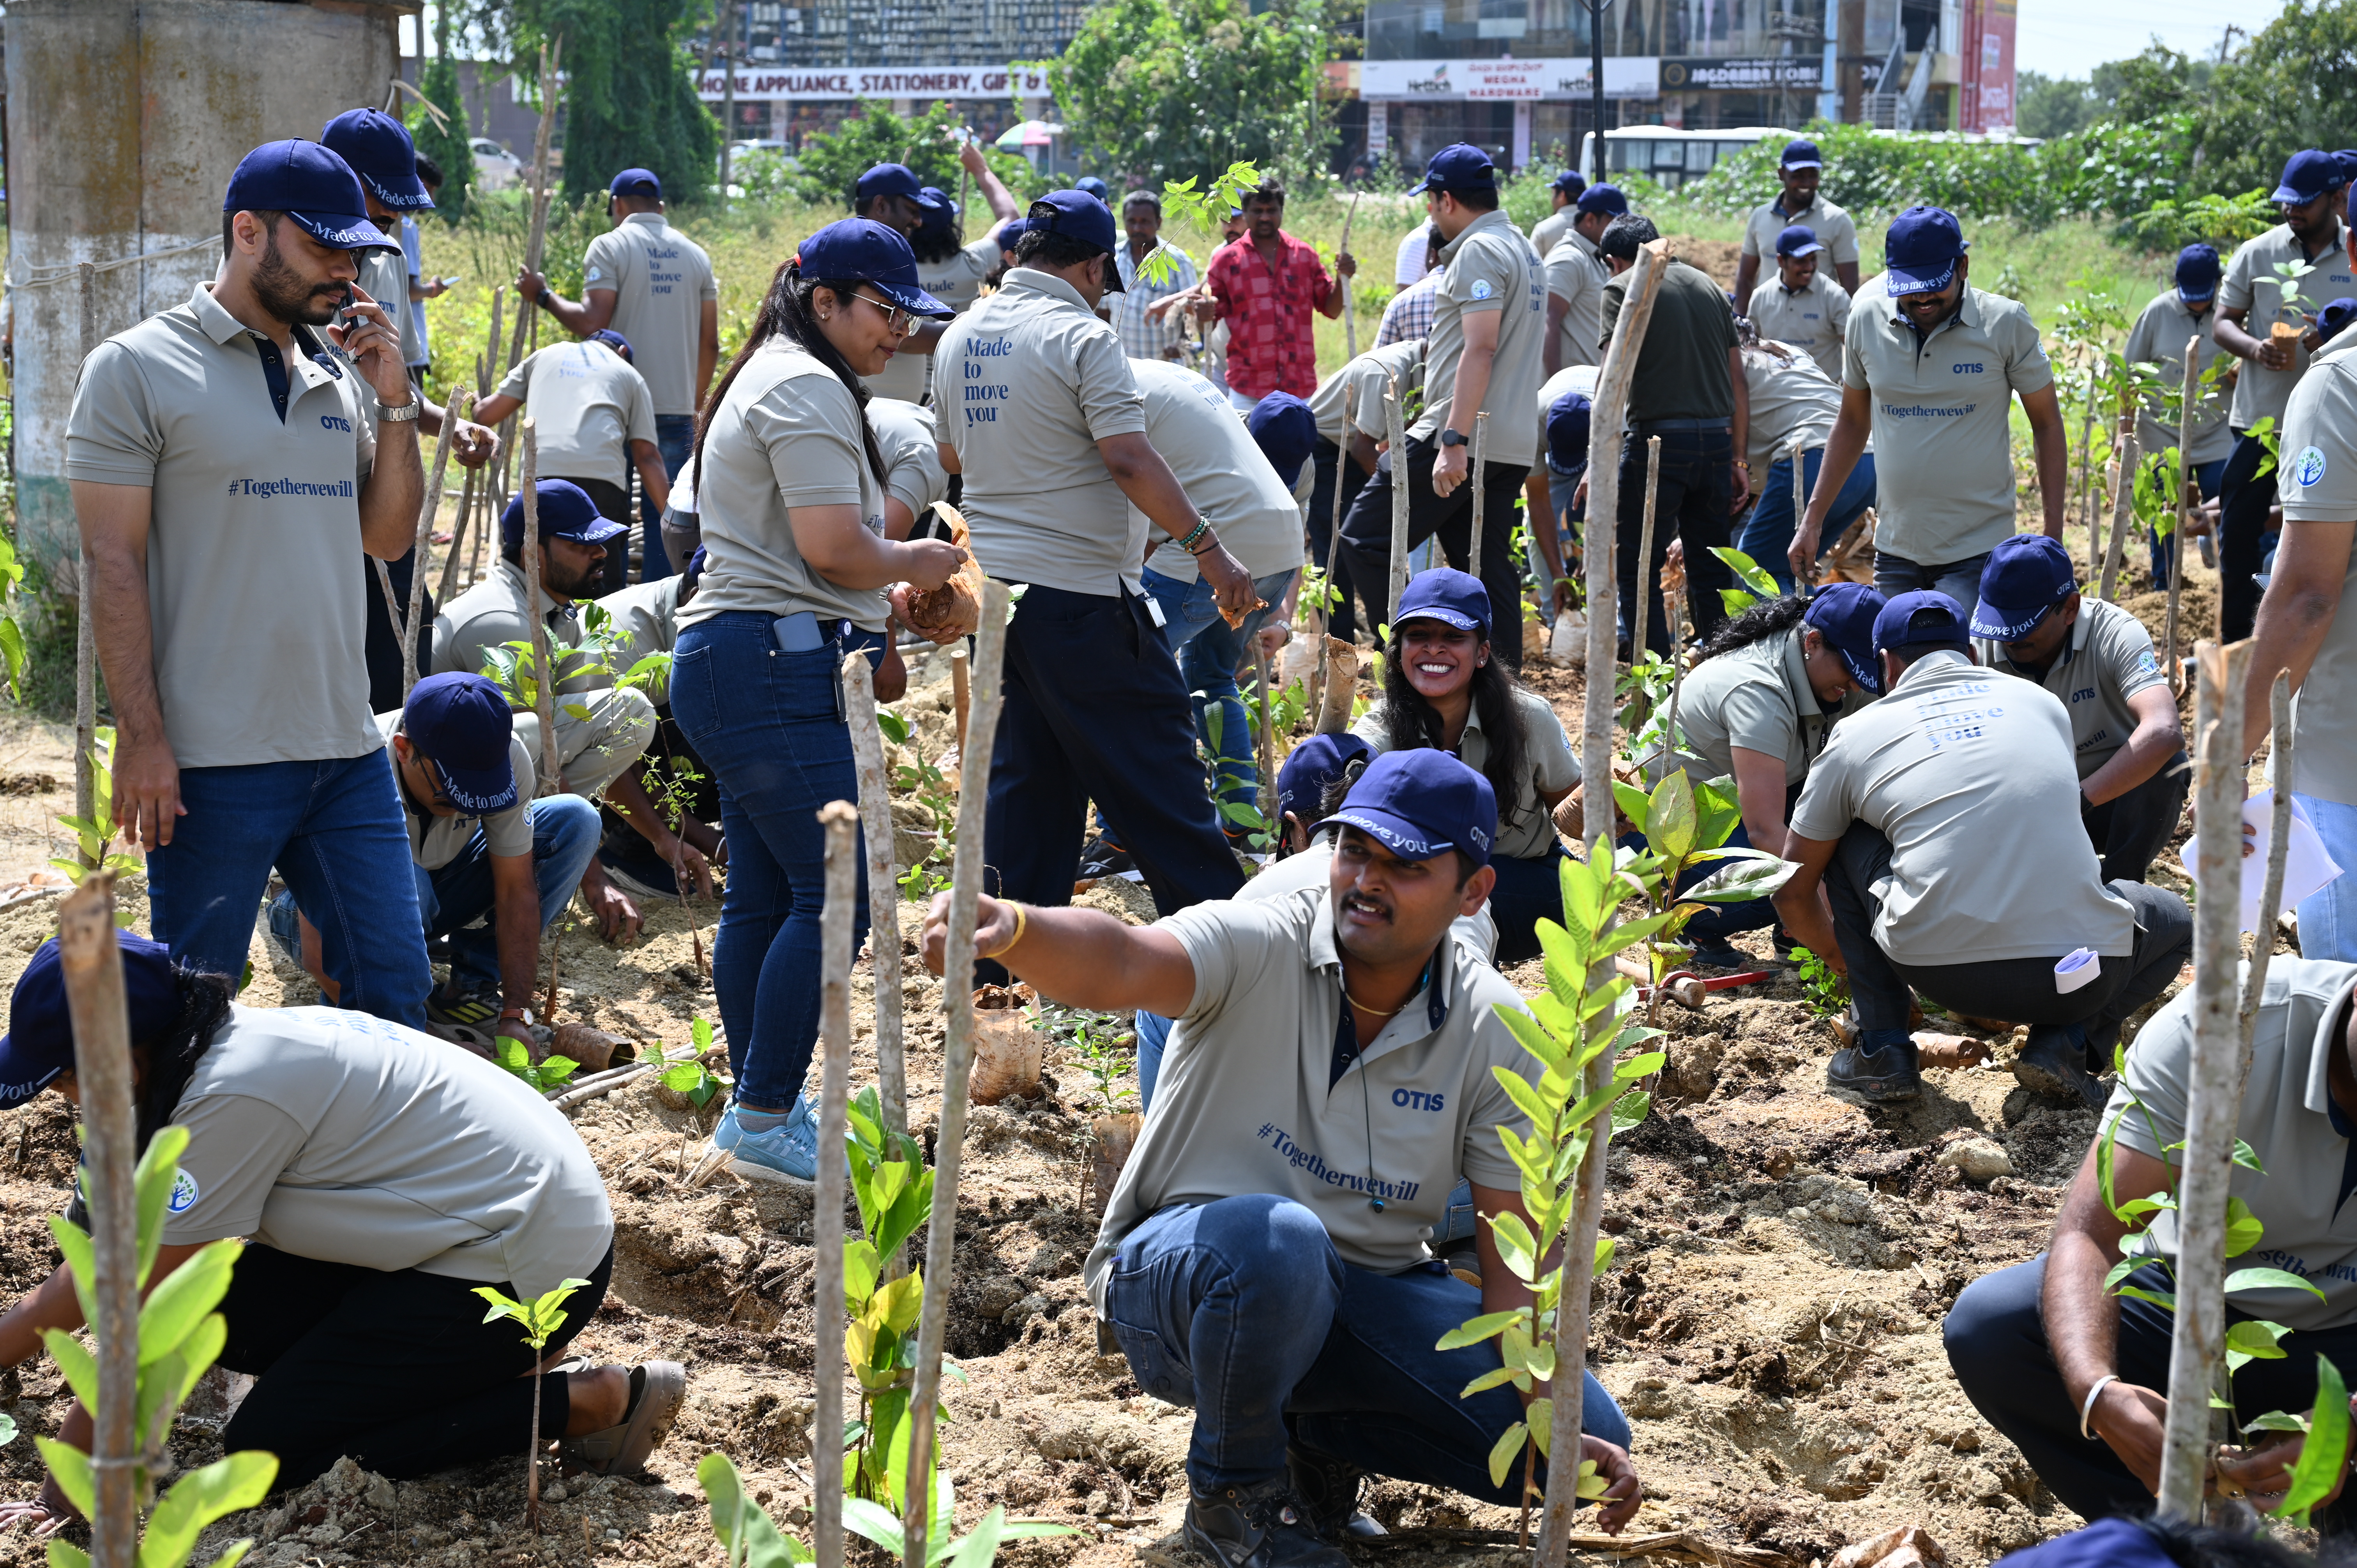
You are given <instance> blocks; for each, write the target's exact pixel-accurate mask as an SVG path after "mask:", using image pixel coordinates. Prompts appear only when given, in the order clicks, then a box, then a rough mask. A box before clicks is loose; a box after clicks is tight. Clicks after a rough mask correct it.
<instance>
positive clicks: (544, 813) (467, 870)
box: [270, 795, 598, 991]
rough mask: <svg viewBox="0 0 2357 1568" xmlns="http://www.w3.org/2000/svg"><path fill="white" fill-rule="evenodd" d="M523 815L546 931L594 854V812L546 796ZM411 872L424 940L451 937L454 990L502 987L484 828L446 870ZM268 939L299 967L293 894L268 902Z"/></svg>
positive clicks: (569, 798) (574, 800) (582, 803)
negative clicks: (526, 820)
mask: <svg viewBox="0 0 2357 1568" xmlns="http://www.w3.org/2000/svg"><path fill="white" fill-rule="evenodd" d="M528 816H529V818H530V821H531V822H532V862H533V865H532V874H533V882H534V883H535V884H536V885H537V886H538V887H539V889H540V929H541V930H542V931H543V932H545V931H546V930H547V929H548V928H549V927H550V926H552V925H554V924H555V923H556V917H557V916H559V915H561V914H563V913H564V912H565V905H566V904H567V903H569V902H571V900H572V897H573V890H574V889H575V888H576V887H577V886H580V885H581V874H582V873H583V872H585V871H587V869H588V868H589V857H590V856H591V855H593V854H596V853H597V836H598V824H597V807H596V806H595V805H592V804H591V803H590V802H589V801H587V800H583V799H582V798H581V797H580V796H578V795H551V796H549V797H548V798H547V799H546V800H534V801H533V803H532V805H531V807H530V808H529V809H528ZM409 869H410V871H411V872H412V873H413V874H414V876H415V879H416V884H417V907H418V911H419V913H420V914H422V915H423V916H424V917H425V935H426V937H427V939H428V940H432V939H435V938H437V937H447V938H448V939H449V942H450V981H451V984H452V987H453V988H454V989H457V990H461V991H464V990H474V989H479V988H483V987H489V988H490V989H491V990H497V989H499V984H500V943H499V923H498V920H497V918H496V917H495V915H494V908H495V904H494V896H493V892H492V887H491V849H490V841H489V840H487V839H485V838H484V836H483V830H482V829H481V828H477V829H476V830H475V832H474V833H473V835H472V836H471V837H469V838H468V840H467V846H466V848H464V849H462V850H460V851H459V852H458V854H457V856H456V857H455V858H454V859H452V860H451V861H450V862H449V863H448V864H447V865H439V866H436V867H435V868H434V869H433V870H431V871H428V870H427V869H426V868H425V867H424V866H422V865H416V864H414V862H413V863H412V864H411V865H410V868H409ZM478 919H479V920H481V921H482V922H483V923H482V924H481V925H480V926H476V925H475V921H477V920H478ZM312 923H313V924H314V925H317V923H318V922H317V921H313V922H312ZM469 927H473V929H468V928H469ZM270 934H271V936H272V937H273V938H274V939H275V940H276V941H277V943H278V945H279V947H280V948H281V949H282V950H284V951H285V954H286V956H287V957H288V958H291V959H294V960H295V961H296V962H298V963H299V962H301V961H302V957H303V944H302V928H301V926H300V925H299V924H298V922H297V917H296V901H295V895H294V894H293V893H292V892H286V893H281V894H280V895H279V896H278V897H275V898H274V899H272V900H271V901H270ZM324 946H325V943H324V940H323V942H322V947H323V948H324ZM322 956H324V953H323V955H322ZM468 982H471V984H468Z"/></svg>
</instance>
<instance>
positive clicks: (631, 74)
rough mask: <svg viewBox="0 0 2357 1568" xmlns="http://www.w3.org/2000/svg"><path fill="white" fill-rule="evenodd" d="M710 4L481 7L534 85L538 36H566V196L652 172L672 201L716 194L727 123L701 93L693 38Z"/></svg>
mask: <svg viewBox="0 0 2357 1568" xmlns="http://www.w3.org/2000/svg"><path fill="white" fill-rule="evenodd" d="M706 9H707V6H706V5H705V0H514V3H513V4H512V5H509V4H500V3H492V4H486V5H483V6H482V8H481V9H480V11H479V12H478V17H479V22H480V24H481V25H482V27H483V31H484V33H485V36H486V37H487V38H490V39H491V40H492V41H493V43H494V46H495V47H496V46H497V44H499V43H500V42H501V41H504V42H505V43H506V44H507V45H508V53H509V57H510V58H511V59H513V60H514V61H515V62H516V70H517V71H518V72H519V73H520V74H522V76H523V77H524V78H525V79H526V80H527V81H530V80H531V79H532V77H533V74H534V72H535V71H536V70H538V67H537V64H536V63H535V62H536V61H537V60H538V59H539V54H540V44H541V40H542V39H544V38H563V39H564V40H565V57H564V60H563V70H564V72H565V199H567V200H569V201H576V202H577V201H579V200H580V199H582V198H583V197H585V196H588V195H590V194H592V193H594V192H598V191H602V190H604V189H605V188H606V182H607V180H608V179H609V178H611V177H613V175H614V172H615V171H616V170H617V169H624V168H633V167H635V168H645V169H652V170H653V171H654V173H655V177H657V178H658V179H660V180H662V187H663V197H664V199H666V200H668V201H670V202H671V203H673V205H677V204H679V203H681V202H696V201H702V200H705V199H707V198H708V197H710V196H711V195H712V187H713V182H714V180H715V179H716V177H717V175H718V172H719V168H718V166H719V158H720V123H719V122H718V121H717V120H716V119H714V118H713V117H712V113H711V111H710V110H708V109H706V108H705V106H704V103H703V102H702V101H701V100H700V99H698V98H697V97H696V95H695V69H696V64H695V59H694V55H693V54H692V53H691V52H690V51H689V49H688V47H687V38H688V35H689V34H690V33H691V32H692V31H693V30H694V28H695V27H696V26H697V25H698V24H700V23H701V22H702V21H703V20H704V17H705V11H706Z"/></svg>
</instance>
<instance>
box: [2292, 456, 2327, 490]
mask: <svg viewBox="0 0 2357 1568" xmlns="http://www.w3.org/2000/svg"><path fill="white" fill-rule="evenodd" d="M2291 477H2292V478H2295V479H2298V481H2299V482H2300V485H2301V487H2302V488H2303V489H2304V488H2306V487H2308V486H2309V485H2313V484H2315V483H2316V482H2317V481H2318V480H2319V479H2321V478H2324V454H2323V453H2321V452H2319V451H2318V450H2317V449H2316V448H2315V447H2313V446H2303V447H2301V448H2300V449H2299V456H2298V457H2295V458H2293V459H2292V466H2291Z"/></svg>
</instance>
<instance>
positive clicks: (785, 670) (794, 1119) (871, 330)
mask: <svg viewBox="0 0 2357 1568" xmlns="http://www.w3.org/2000/svg"><path fill="white" fill-rule="evenodd" d="M949 314H950V312H949V310H948V309H947V308H946V307H944V306H942V303H941V302H940V301H939V300H937V299H935V298H934V297H933V296H932V295H929V294H927V293H926V292H925V291H924V290H923V289H921V288H920V287H919V286H918V285H917V262H916V257H915V255H914V254H913V253H912V252H910V251H909V242H908V241H907V240H905V239H903V238H902V237H901V236H900V235H899V233H898V232H897V231H894V230H891V229H888V228H886V227H884V226H883V225H882V224H880V223H876V222H873V221H870V220H867V219H865V218H851V219H845V220H843V221H842V222H839V223H830V224H828V225H827V226H826V227H825V228H823V229H822V230H820V231H818V232H817V233H815V234H813V235H812V236H811V237H810V238H809V239H808V240H805V241H803V242H802V248H801V250H800V251H799V252H797V253H796V254H795V255H794V257H793V259H791V261H789V262H787V263H786V264H785V265H783V266H781V267H780V268H779V269H778V273H777V276H776V277H775V278H773V279H772V280H771V281H770V292H769V295H768V297H767V298H765V299H764V300H763V301H762V304H761V311H760V315H759V317H757V318H756V319H755V321H754V323H753V328H752V330H751V332H749V333H748V335H747V337H746V339H745V346H744V348H743V349H739V350H738V351H737V358H736V359H735V360H733V361H731V363H730V364H729V366H728V370H727V372H726V374H725V375H723V376H722V377H721V379H720V383H719V385H718V386H717V387H716V388H715V389H714V390H713V392H712V395H711V397H710V398H709V399H707V400H706V402H705V412H704V420H703V424H702V425H701V426H700V427H699V428H698V429H697V431H696V436H695V457H694V463H695V468H696V504H697V508H698V510H699V513H700V515H701V518H702V521H703V533H704V547H705V552H706V561H705V569H704V577H703V581H702V585H701V586H700V587H699V589H698V590H697V592H696V596H695V598H694V601H693V603H691V604H690V605H689V606H688V607H686V608H685V609H683V611H682V612H681V614H680V622H681V631H680V637H679V645H678V650H677V653H676V655H675V657H674V660H673V668H672V680H671V700H672V713H673V716H674V717H675V718H677V720H678V721H679V725H680V727H681V729H682V730H683V732H684V733H685V734H686V736H687V738H688V740H689V742H690V743H691V744H693V745H694V747H695V748H696V751H697V752H698V753H699V754H700V755H701V756H702V757H704V759H705V762H706V764H707V765H709V766H710V768H711V769H712V772H713V775H714V777H715V778H716V779H717V780H718V783H719V786H720V817H721V826H722V831H723V834H724V836H725V837H726V840H727V843H728V852H729V854H728V884H727V887H726V891H725V892H724V893H723V894H722V896H721V904H720V929H719V933H718V935H717V936H716V938H715V939H714V941H713V957H712V983H713V990H714V991H715V992H716V993H717V997H718V1001H719V1004H720V1019H721V1023H722V1025H723V1026H724V1027H725V1028H726V1031H727V1035H728V1065H729V1069H730V1070H731V1072H732V1073H733V1075H734V1076H735V1079H736V1094H735V1098H734V1101H733V1102H732V1103H731V1104H730V1105H729V1107H728V1110H727V1112H726V1114H724V1115H723V1116H722V1117H721V1119H720V1124H719V1126H718V1127H717V1128H716V1129H715V1130H714V1132H713V1135H712V1142H713V1147H714V1148H715V1149H716V1150H717V1151H722V1152H725V1153H726V1154H727V1155H728V1156H729V1165H730V1168H731V1169H733V1170H735V1171H736V1172H737V1173H738V1174H739V1175H743V1176H752V1177H755V1178H757V1179H765V1180H770V1181H788V1182H791V1181H809V1180H812V1179H813V1176H815V1174H816V1171H817V1153H818V1151H817V1137H818V1129H817V1122H816V1118H815V1116H814V1114H813V1112H812V1111H811V1108H810V1106H809V1105H808V1104H807V1103H806V1102H805V1101H803V1100H802V1097H801V1096H802V1079H803V1075H804V1073H805V1072H806V1071H807V1070H808V1069H809V1067H810V1059H811V1046H812V1043H813V1040H815V1039H816V1037H817V1034H818V1004H819V913H820V909H821V908H822V906H823V903H824V897H825V895H824V886H823V884H824V869H825V836H824V832H823V829H821V828H820V826H819V823H818V815H817V813H818V810H819V808H820V807H821V806H823V805H824V804H826V803H827V802H828V801H830V800H856V799H857V782H856V778H855V776H854V768H853V763H852V755H851V736H850V733H849V731H848V730H847V729H845V723H844V712H843V706H842V687H841V683H840V682H841V676H840V671H841V667H842V663H843V660H844V657H845V655H846V654H847V653H849V652H851V651H853V650H858V651H861V652H864V653H865V654H866V656H867V658H868V659H869V660H870V662H877V661H880V659H881V656H882V654H883V653H884V651H885V650H886V648H887V646H888V642H887V639H886V635H885V629H886V626H887V623H888V618H890V617H891V616H892V615H893V614H894V613H895V612H896V610H897V611H899V612H901V618H902V619H904V620H906V619H910V617H909V615H908V614H907V613H906V610H907V598H906V596H907V595H908V594H909V592H910V591H911V590H921V589H931V588H938V587H940V586H941V585H942V584H944V583H946V582H947V581H948V580H949V578H950V576H951V575H952V573H954V572H955V571H956V570H957V568H958V566H959V564H961V563H962V562H963V560H964V558H965V552H964V551H963V549H962V548H960V547H959V546H957V545H953V544H948V543H943V542H939V541H935V540H919V541H910V542H902V541H899V540H895V539H892V538H890V537H888V534H887V531H886V528H885V521H884V518H885V500H886V495H887V491H886V479H887V475H888V471H889V470H888V467H887V465H886V463H885V460H884V456H883V453H882V451H881V449H880V448H879V447H878V446H877V439H876V433H875V431H874V430H873V429H872V428H870V426H869V424H868V422H867V416H866V403H867V393H866V391H865V390H864V389H863V388H862V386H861V385H860V378H861V377H862V376H872V375H874V374H876V373H877V371H881V370H882V369H883V368H884V365H885V362H886V361H887V360H888V359H890V357H891V354H892V350H893V349H894V348H895V347H897V346H898V345H899V342H900V340H901V339H902V338H905V337H907V336H908V334H909V328H911V327H912V326H913V325H914V323H915V321H916V319H917V318H918V317H947V316H948V315H949ZM861 864H862V865H863V867H864V865H865V864H866V861H865V857H864V856H863V857H862V862H861ZM865 880H866V879H865V873H864V871H863V874H862V891H861V894H860V897H859V898H858V899H856V901H855V904H854V908H855V909H856V911H858V913H856V914H855V916H854V918H855V919H856V920H857V921H858V924H859V929H862V930H864V929H866V918H865V911H866V891H865ZM853 940H854V941H855V942H856V940H858V938H857V937H856V936H855V937H854V938H853Z"/></svg>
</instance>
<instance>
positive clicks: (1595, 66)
mask: <svg viewBox="0 0 2357 1568" xmlns="http://www.w3.org/2000/svg"><path fill="white" fill-rule="evenodd" d="M1611 3H1612V0H1588V5H1587V48H1588V56H1587V69H1588V70H1589V72H1590V73H1591V74H1590V75H1589V77H1588V82H1587V85H1588V86H1589V88H1590V89H1592V90H1593V96H1592V97H1591V98H1590V100H1589V103H1590V109H1589V113H1590V115H1591V116H1592V118H1593V120H1594V123H1595V125H1596V143H1595V145H1596V172H1595V173H1594V174H1593V175H1591V176H1589V183H1591V184H1594V185H1602V184H1603V183H1604V182H1605V179H1606V175H1605V173H1604V12H1605V8H1606V7H1607V6H1609V5H1610V4H1611ZM1335 482H1336V483H1337V484H1340V482H1341V481H1340V479H1337V480H1336V481H1335ZM1479 566H1480V564H1479V563H1476V564H1475V568H1476V570H1479Z"/></svg>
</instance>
